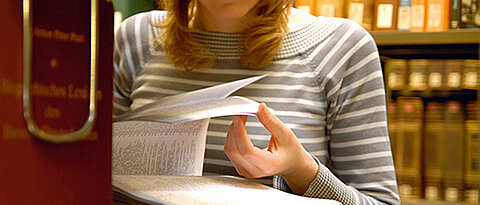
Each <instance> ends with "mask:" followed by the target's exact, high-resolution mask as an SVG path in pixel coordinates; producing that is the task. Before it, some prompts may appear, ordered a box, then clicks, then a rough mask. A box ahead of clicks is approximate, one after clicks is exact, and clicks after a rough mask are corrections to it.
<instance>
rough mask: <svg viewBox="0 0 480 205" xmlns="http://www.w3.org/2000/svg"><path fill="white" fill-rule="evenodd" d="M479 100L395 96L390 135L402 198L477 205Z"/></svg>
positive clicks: (390, 105)
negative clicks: (438, 100)
mask: <svg viewBox="0 0 480 205" xmlns="http://www.w3.org/2000/svg"><path fill="white" fill-rule="evenodd" d="M478 105H479V104H478V101H469V102H468V103H465V104H462V103H460V102H459V101H447V102H436V101H424V100H422V99H421V98H418V97H398V98H397V100H396V101H393V102H391V103H389V105H388V120H389V135H390V139H391V143H392V152H393V156H394V160H395V169H396V173H397V179H398V185H399V192H400V197H401V199H402V200H408V199H426V200H432V201H449V202H468V203H473V204H478V203H479V190H480V135H479V131H480V130H479V120H478V119H479V118H478Z"/></svg>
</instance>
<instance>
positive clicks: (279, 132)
mask: <svg viewBox="0 0 480 205" xmlns="http://www.w3.org/2000/svg"><path fill="white" fill-rule="evenodd" d="M257 117H258V119H259V120H260V122H261V123H262V124H263V126H264V127H265V128H266V129H267V130H268V131H269V132H270V133H271V134H272V137H274V138H275V139H276V143H279V144H280V145H281V144H285V143H290V140H288V136H289V135H291V133H292V131H291V130H290V129H289V128H288V127H286V126H285V125H284V124H283V123H282V122H281V121H280V120H279V119H278V118H277V117H276V116H275V115H274V114H273V113H271V112H270V111H269V110H268V108H267V106H266V105H265V104H263V103H262V104H260V106H259V108H258V112H257Z"/></svg>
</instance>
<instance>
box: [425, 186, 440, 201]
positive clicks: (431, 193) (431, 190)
mask: <svg viewBox="0 0 480 205" xmlns="http://www.w3.org/2000/svg"><path fill="white" fill-rule="evenodd" d="M425 199H426V200H429V201H436V200H439V199H440V197H439V193H438V188H437V187H435V186H427V187H425Z"/></svg>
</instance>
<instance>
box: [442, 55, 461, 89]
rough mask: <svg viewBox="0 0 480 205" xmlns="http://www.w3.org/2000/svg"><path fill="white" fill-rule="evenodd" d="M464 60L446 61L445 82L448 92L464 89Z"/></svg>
mask: <svg viewBox="0 0 480 205" xmlns="http://www.w3.org/2000/svg"><path fill="white" fill-rule="evenodd" d="M462 69H463V60H446V61H445V77H446V79H445V81H446V88H447V90H461V89H462Z"/></svg>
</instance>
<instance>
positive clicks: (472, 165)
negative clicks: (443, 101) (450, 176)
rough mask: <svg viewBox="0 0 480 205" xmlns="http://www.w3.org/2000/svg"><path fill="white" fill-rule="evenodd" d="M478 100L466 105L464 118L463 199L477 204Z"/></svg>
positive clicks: (479, 178) (479, 188)
mask: <svg viewBox="0 0 480 205" xmlns="http://www.w3.org/2000/svg"><path fill="white" fill-rule="evenodd" d="M479 106H480V104H479V103H478V101H470V102H468V103H467V105H466V120H465V201H466V202H468V203H470V204H478V203H479V202H480V201H479V199H480V198H479V197H480V193H479V191H480V129H479V126H480V124H479V123H480V122H479V121H478V119H479V118H478V114H479V113H478V109H479Z"/></svg>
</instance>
